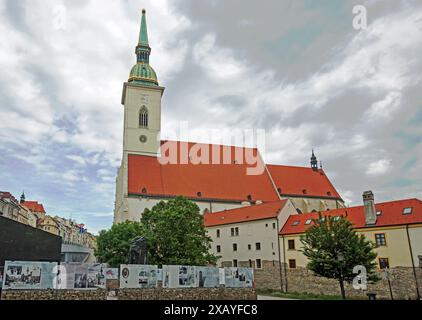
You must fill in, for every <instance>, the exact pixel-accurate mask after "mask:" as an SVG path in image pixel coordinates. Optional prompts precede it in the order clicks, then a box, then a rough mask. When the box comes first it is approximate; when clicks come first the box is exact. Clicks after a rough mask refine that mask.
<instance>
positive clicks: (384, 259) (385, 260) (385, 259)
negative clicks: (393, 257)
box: [378, 258, 390, 270]
mask: <svg viewBox="0 0 422 320" xmlns="http://www.w3.org/2000/svg"><path fill="white" fill-rule="evenodd" d="M381 261H384V262H387V266H384V267H382V264H381ZM378 265H379V268H380V270H385V269H390V259H389V258H378Z"/></svg>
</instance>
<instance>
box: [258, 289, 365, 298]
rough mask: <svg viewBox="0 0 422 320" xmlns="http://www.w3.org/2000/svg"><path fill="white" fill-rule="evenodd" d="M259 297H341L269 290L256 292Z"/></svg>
mask: <svg viewBox="0 0 422 320" xmlns="http://www.w3.org/2000/svg"><path fill="white" fill-rule="evenodd" d="M258 294H259V295H264V296H272V297H278V298H286V299H297V300H342V298H341V296H327V295H318V294H313V293H298V292H279V291H269V290H258ZM347 299H348V300H368V298H366V297H347Z"/></svg>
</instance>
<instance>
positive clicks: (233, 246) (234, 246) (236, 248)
mask: <svg viewBox="0 0 422 320" xmlns="http://www.w3.org/2000/svg"><path fill="white" fill-rule="evenodd" d="M232 248H233V252H237V250H238V249H239V246H238V245H237V243H233V245H232Z"/></svg>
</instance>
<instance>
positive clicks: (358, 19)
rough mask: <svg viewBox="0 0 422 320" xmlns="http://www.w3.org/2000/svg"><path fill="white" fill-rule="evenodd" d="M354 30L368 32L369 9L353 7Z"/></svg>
mask: <svg viewBox="0 0 422 320" xmlns="http://www.w3.org/2000/svg"><path fill="white" fill-rule="evenodd" d="M353 14H354V15H355V16H354V18H353V28H354V29H355V30H366V29H367V28H368V9H367V8H366V7H365V6H364V5H356V6H354V7H353Z"/></svg>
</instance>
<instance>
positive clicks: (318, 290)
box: [287, 267, 422, 300]
mask: <svg viewBox="0 0 422 320" xmlns="http://www.w3.org/2000/svg"><path fill="white" fill-rule="evenodd" d="M390 271H391V274H392V277H391V280H390V283H391V290H392V293H393V298H394V299H397V300H408V299H416V298H417V291H416V281H415V277H414V273H413V269H412V268H408V267H397V268H394V269H391V270H390ZM416 272H417V276H418V283H419V292H420V294H422V291H421V284H422V269H420V268H418V269H417V270H416ZM378 276H379V277H380V278H381V280H380V281H379V282H377V283H375V284H368V291H366V292H363V291H360V290H355V289H354V288H353V286H352V285H351V284H346V294H347V296H349V297H366V294H367V292H375V293H377V298H379V299H391V294H390V289H389V284H388V280H387V279H386V278H385V276H384V277H383V272H382V271H378ZM287 291H288V292H300V293H304V292H307V293H314V294H323V295H336V296H338V295H340V286H339V283H338V281H337V280H333V279H327V278H323V277H318V276H315V275H314V274H313V272H311V271H309V270H307V269H306V268H298V269H288V270H287Z"/></svg>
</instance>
